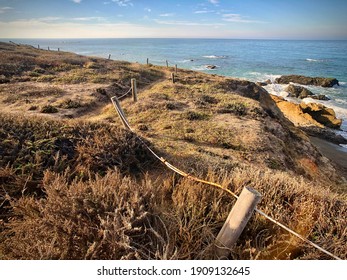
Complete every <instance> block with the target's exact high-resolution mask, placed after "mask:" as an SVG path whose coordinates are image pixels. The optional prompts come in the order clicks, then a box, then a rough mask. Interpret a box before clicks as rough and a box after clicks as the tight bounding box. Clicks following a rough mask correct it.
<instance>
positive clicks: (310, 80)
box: [275, 75, 339, 87]
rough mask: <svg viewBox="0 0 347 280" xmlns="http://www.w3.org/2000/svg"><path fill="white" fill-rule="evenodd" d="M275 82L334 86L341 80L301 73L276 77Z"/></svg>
mask: <svg viewBox="0 0 347 280" xmlns="http://www.w3.org/2000/svg"><path fill="white" fill-rule="evenodd" d="M275 83H277V84H289V83H296V84H300V85H312V86H321V87H333V86H334V85H339V81H338V80H337V79H335V78H324V77H306V76H301V75H284V76H281V77H279V78H276V80H275Z"/></svg>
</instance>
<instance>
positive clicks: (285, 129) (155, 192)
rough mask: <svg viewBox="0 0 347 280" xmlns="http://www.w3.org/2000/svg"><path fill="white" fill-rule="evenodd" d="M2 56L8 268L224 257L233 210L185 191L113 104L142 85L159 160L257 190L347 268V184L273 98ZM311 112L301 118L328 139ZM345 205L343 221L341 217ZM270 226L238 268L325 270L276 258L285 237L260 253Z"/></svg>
mask: <svg viewBox="0 0 347 280" xmlns="http://www.w3.org/2000/svg"><path fill="white" fill-rule="evenodd" d="M0 52H1V56H0V59H1V64H0V77H1V79H0V81H1V84H0V107H1V113H0V118H1V125H0V128H1V131H0V148H1V149H0V179H1V180H0V185H1V187H2V191H0V192H1V197H2V200H1V201H0V204H1V205H2V206H1V209H0V213H2V214H3V216H4V217H8V218H3V219H2V220H1V224H0V239H1V240H2V244H1V246H0V256H2V257H3V258H24V259H33V258H34V259H35V258H39V257H41V258H47V259H49V258H62V259H64V258H67V256H68V255H67V254H66V252H67V251H69V250H70V252H72V251H73V250H72V248H79V249H78V250H75V251H73V252H74V253H73V255H72V258H75V259H80V258H91V259H92V258H110V259H111V258H116V259H143V258H146V256H147V258H158V259H160V258H165V257H167V256H168V255H169V256H170V257H171V258H187V259H194V258H195V259H196V258H198V259H210V258H213V257H214V256H213V254H212V253H211V252H210V251H209V250H205V249H206V248H205V247H206V244H211V240H213V239H214V236H215V234H216V233H218V230H219V229H220V226H221V224H222V222H223V220H224V219H225V218H226V216H227V215H228V212H229V210H230V209H229V202H228V201H227V199H226V198H225V197H223V195H222V194H221V193H218V192H217V191H215V190H210V189H206V188H203V187H202V186H200V185H199V184H196V183H192V182H189V180H186V179H181V178H178V177H175V176H174V177H173V176H172V173H171V171H168V170H166V169H165V168H164V166H162V165H161V164H160V162H158V161H157V160H156V158H153V156H151V154H150V153H148V150H147V149H146V148H145V146H144V145H143V144H141V143H142V142H141V141H139V140H138V138H137V137H136V135H135V134H134V133H130V132H128V131H125V130H124V129H123V128H122V125H121V122H120V121H119V119H118V116H117V115H116V112H115V110H114V108H113V106H112V104H111V102H110V97H112V96H121V95H123V94H124V93H126V92H128V91H129V89H130V79H132V78H136V80H137V85H138V90H139V94H138V102H136V103H135V102H133V101H132V100H131V98H128V97H125V98H124V99H122V101H121V105H122V108H123V110H124V111H125V114H126V116H127V118H128V120H129V123H130V124H131V126H132V127H133V128H134V131H135V132H136V134H137V135H139V136H140V137H141V138H142V139H144V140H143V141H146V143H147V144H148V145H150V146H151V148H153V149H154V150H155V151H156V152H157V153H158V154H159V155H160V156H163V157H164V158H165V159H167V160H168V161H169V162H171V163H172V164H174V165H176V166H179V167H180V168H181V169H183V170H186V171H187V172H189V173H190V174H194V175H196V176H201V177H203V178H208V179H209V180H212V181H218V182H223V185H225V186H226V187H228V188H230V189H232V190H233V191H236V192H238V191H240V190H241V189H242V187H244V186H245V185H248V186H252V187H255V188H256V189H257V190H259V191H260V192H261V193H262V194H263V201H262V203H261V205H260V206H261V207H262V208H263V209H266V210H267V211H268V212H269V213H270V214H273V215H276V217H278V219H280V220H282V221H287V223H289V224H290V226H292V227H293V228H295V229H297V230H301V232H302V233H303V234H308V235H314V234H318V237H316V238H318V239H320V242H321V243H323V244H327V246H329V248H330V249H331V250H333V251H334V252H335V253H336V254H339V256H340V257H342V258H344V257H346V251H347V250H345V249H346V245H345V244H344V243H343V242H340V241H341V240H342V239H343V238H344V237H343V234H344V232H343V230H341V229H343V228H344V227H343V223H344V221H345V219H344V218H343V215H344V214H343V213H345V212H346V211H344V210H346V209H347V203H346V201H345V199H344V198H343V196H340V194H341V193H344V192H345V191H346V189H345V187H346V180H345V178H344V175H343V173H342V172H343V171H341V170H340V169H339V168H337V167H336V165H335V163H334V162H333V161H331V160H329V159H327V158H326V157H325V156H323V155H322V154H321V153H320V152H319V151H318V150H317V147H316V146H315V145H314V144H312V142H311V141H310V138H309V137H308V135H307V134H306V133H305V132H304V131H302V130H301V129H300V128H298V127H296V126H295V125H294V124H293V122H291V121H290V118H289V120H288V116H287V115H286V113H285V111H284V110H282V109H281V105H280V104H281V102H279V101H278V100H276V99H275V101H274V100H273V98H272V97H271V96H270V95H269V94H268V92H267V91H266V90H265V89H264V88H262V87H261V86H258V85H256V84H255V83H252V82H249V81H244V80H239V79H233V78H226V77H222V76H217V75H208V74H204V73H200V72H195V71H188V70H183V69H179V71H178V73H177V74H176V79H175V83H173V82H172V80H171V72H173V71H174V68H170V67H160V66H154V65H142V64H138V63H129V62H124V61H112V60H106V59H101V58H95V57H84V56H79V55H76V54H72V53H65V52H57V51H55V52H54V51H45V50H37V49H35V48H33V47H30V46H23V45H11V44H4V43H0ZM325 85H326V83H324V86H325ZM286 106H291V105H288V104H287V105H286ZM293 108H294V107H293ZM301 110H302V113H300V112H299V109H298V107H296V106H295V108H294V109H293V112H296V111H297V112H298V114H297V115H298V118H299V117H302V116H303V118H304V119H305V121H307V120H308V119H309V120H310V122H311V123H314V124H315V125H316V126H318V127H323V125H322V124H321V123H320V122H319V121H318V120H317V119H316V118H314V117H313V116H311V118H308V117H307V115H306V114H308V113H307V112H305V111H304V110H303V109H301ZM294 114H296V113H294ZM294 123H295V122H294ZM115 170H116V171H115ZM6 195H8V196H10V198H8V197H7V196H6ZM122 197H123V198H124V199H123V198H122ZM314 205H317V207H320V208H319V210H314V209H313V206H314ZM337 205H340V206H339V207H340V208H341V209H342V210H339V211H336V213H335V212H331V210H330V209H332V208H334V207H335V208H336V207H337ZM278 209H280V210H281V211H280V213H279V212H276V211H277V210H278ZM343 209H344V210H343ZM34 213H38V214H37V215H36V214H35V215H34ZM71 213H73V215H70V214H71ZM110 213H111V214H110ZM134 213H135V214H134ZM111 216H112V217H111ZM336 216H338V217H339V218H338V220H339V221H340V220H341V221H342V222H341V224H339V225H337V226H336V228H335V229H333V228H331V227H330V226H327V225H326V224H324V223H323V220H322V219H323V217H324V219H325V218H326V217H330V218H335V217H336ZM182 219H186V221H185V223H182V221H183V220H182ZM317 220H318V222H317ZM110 221H113V222H110ZM195 221H199V222H195ZM201 224H204V228H203V230H202V231H201V230H197V229H198V228H200V229H201ZM265 224H266V227H267V226H269V225H268V224H267V222H263V221H260V220H259V219H255V220H254V221H252V222H251V224H250V226H249V228H248V229H247V231H246V232H245V234H244V235H243V237H242V240H240V243H239V244H238V245H237V246H236V248H235V255H236V256H237V258H239V259H243V258H260V259H269V258H281V259H290V258H303V259H304V258H324V257H323V256H322V255H320V253H317V252H316V251H314V249H311V248H306V247H305V248H304V247H302V246H300V245H299V244H294V245H293V246H291V247H290V248H287V249H286V250H287V253H286V254H282V253H281V254H277V255H276V252H274V248H275V245H274V244H275V243H276V242H277V245H276V246H277V247H278V248H282V247H283V248H285V247H286V246H287V244H285V243H286V242H285V241H284V239H283V233H282V232H281V231H280V230H277V229H271V230H269V234H268V235H267V236H266V237H265V239H266V242H265V241H264V242H265V243H266V244H265V243H264V248H262V249H259V248H257V246H256V244H255V241H254V236H256V235H257V234H258V230H259V227H264V226H265ZM36 225H39V229H40V230H39V229H38V228H37V227H36ZM57 225H62V226H59V227H58V226H57ZM126 227H129V228H126ZM68 228H70V229H69V230H68ZM71 228H73V230H71ZM150 229H152V230H153V231H154V232H153V231H150ZM332 231H335V233H334V236H335V238H336V240H338V241H337V242H335V243H333V244H332V243H331V238H330V236H331V232H332ZM71 232H73V234H72V233H71ZM34 233H35V234H34ZM34 235H35V236H37V238H32V236H34ZM53 236H57V239H56V240H57V242H56V243H54V244H53V243H52V238H53ZM138 236H143V238H141V240H140V239H139V237H138ZM158 236H160V237H161V238H159V237H158ZM153 240H154V241H153ZM339 240H340V241H339ZM192 242H193V243H194V244H193V243H192ZM294 243H295V242H294ZM49 244H52V245H49ZM50 246H51V247H50ZM144 247H145V248H147V249H146V250H143V248H144ZM193 247H194V248H193ZM29 248H33V249H32V250H29ZM211 248H212V247H211ZM201 252H203V253H201ZM40 254H41V256H40Z"/></svg>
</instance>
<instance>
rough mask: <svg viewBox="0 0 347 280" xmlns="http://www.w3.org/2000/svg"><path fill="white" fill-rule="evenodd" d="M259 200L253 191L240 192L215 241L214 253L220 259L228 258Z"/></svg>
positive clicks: (246, 188) (258, 196) (259, 196)
mask: <svg viewBox="0 0 347 280" xmlns="http://www.w3.org/2000/svg"><path fill="white" fill-rule="evenodd" d="M260 199H261V194H260V193H259V192H257V191H256V190H255V189H253V188H251V187H245V188H244V189H243V190H242V192H241V194H240V196H239V198H238V199H237V201H236V203H235V205H234V207H233V208H232V209H231V211H230V213H229V216H228V218H227V219H226V221H225V223H224V225H223V227H222V229H221V231H220V232H219V234H218V236H217V239H216V253H217V256H218V257H219V258H220V259H223V258H226V257H227V256H228V254H229V252H230V249H231V248H232V247H233V246H234V245H235V243H236V241H237V239H238V238H239V237H240V235H241V233H242V231H243V230H244V228H245V227H246V225H247V222H248V220H249V219H250V218H251V216H252V213H253V211H254V209H255V208H256V206H257V204H258V202H259V201H260Z"/></svg>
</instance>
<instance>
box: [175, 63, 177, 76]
mask: <svg viewBox="0 0 347 280" xmlns="http://www.w3.org/2000/svg"><path fill="white" fill-rule="evenodd" d="M175 73H176V74H177V64H175Z"/></svg>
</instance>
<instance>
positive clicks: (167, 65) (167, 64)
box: [166, 60, 169, 68]
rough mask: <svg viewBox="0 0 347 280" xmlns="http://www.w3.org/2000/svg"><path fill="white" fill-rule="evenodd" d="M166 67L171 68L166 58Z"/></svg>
mask: <svg viewBox="0 0 347 280" xmlns="http://www.w3.org/2000/svg"><path fill="white" fill-rule="evenodd" d="M166 67H167V68H169V62H168V61H167V60H166Z"/></svg>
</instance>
